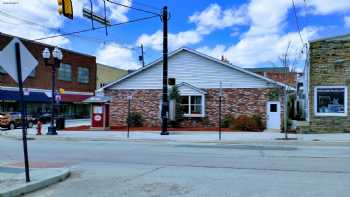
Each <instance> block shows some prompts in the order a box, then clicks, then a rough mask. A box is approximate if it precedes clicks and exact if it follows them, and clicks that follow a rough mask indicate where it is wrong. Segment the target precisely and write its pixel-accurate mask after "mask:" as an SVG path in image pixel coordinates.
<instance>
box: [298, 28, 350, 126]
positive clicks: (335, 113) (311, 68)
mask: <svg viewBox="0 0 350 197" xmlns="http://www.w3.org/2000/svg"><path fill="white" fill-rule="evenodd" d="M304 72H305V73H304V76H305V80H304V83H305V85H304V91H305V98H306V106H305V108H306V114H307V115H306V119H307V121H308V123H309V130H310V131H311V132H349V131H350V116H349V103H350V102H349V94H348V89H349V86H350V34H347V35H343V36H336V37H330V38H323V39H318V40H314V41H310V51H309V64H308V65H307V66H306V68H305V70H304Z"/></svg>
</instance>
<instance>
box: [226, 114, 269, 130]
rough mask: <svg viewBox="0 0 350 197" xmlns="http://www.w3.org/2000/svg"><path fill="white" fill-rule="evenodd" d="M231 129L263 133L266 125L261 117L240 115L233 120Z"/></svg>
mask: <svg viewBox="0 0 350 197" xmlns="http://www.w3.org/2000/svg"><path fill="white" fill-rule="evenodd" d="M231 128H232V129H234V130H240V131H263V130H264V124H263V122H262V118H261V116H260V115H253V116H246V115H240V116H238V118H236V119H234V120H233V124H232V126H231Z"/></svg>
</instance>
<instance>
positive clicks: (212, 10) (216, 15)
mask: <svg viewBox="0 0 350 197" xmlns="http://www.w3.org/2000/svg"><path fill="white" fill-rule="evenodd" d="M245 11H246V6H241V7H240V8H238V9H235V8H229V9H226V10H222V9H221V7H220V6H219V5H218V4H211V5H210V6H209V7H208V8H206V9H205V10H203V11H202V12H196V13H194V14H193V15H192V16H190V17H189V21H190V22H192V23H195V24H196V25H197V31H198V32H200V33H202V34H208V33H210V32H212V31H214V30H215V29H224V28H226V27H230V26H232V25H243V24H246V23H247V17H245Z"/></svg>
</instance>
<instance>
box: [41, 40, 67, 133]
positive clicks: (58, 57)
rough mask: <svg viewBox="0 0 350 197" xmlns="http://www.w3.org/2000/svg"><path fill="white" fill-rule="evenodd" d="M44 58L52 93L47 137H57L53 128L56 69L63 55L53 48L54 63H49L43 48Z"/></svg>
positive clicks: (47, 55) (47, 51)
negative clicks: (48, 71) (48, 67)
mask: <svg viewBox="0 0 350 197" xmlns="http://www.w3.org/2000/svg"><path fill="white" fill-rule="evenodd" d="M42 56H43V58H44V62H45V66H50V67H51V72H52V93H51V125H50V127H49V128H48V131H47V135H57V131H56V126H55V100H56V90H55V89H56V69H57V68H59V67H60V64H61V61H62V58H63V55H62V51H61V50H60V49H59V48H57V47H55V49H54V50H53V51H52V57H53V59H54V63H49V60H50V57H51V53H50V50H49V49H48V48H45V49H44V50H43V52H42Z"/></svg>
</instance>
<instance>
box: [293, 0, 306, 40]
mask: <svg viewBox="0 0 350 197" xmlns="http://www.w3.org/2000/svg"><path fill="white" fill-rule="evenodd" d="M292 4H293V12H294V17H295V23H296V26H297V29H298V33H299V37H300V40H301V43H302V45H304V39H303V37H302V36H301V30H300V26H299V20H298V16H297V11H296V8H295V3H294V0H292Z"/></svg>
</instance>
